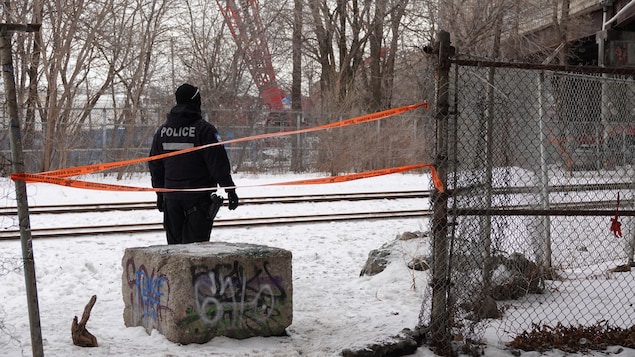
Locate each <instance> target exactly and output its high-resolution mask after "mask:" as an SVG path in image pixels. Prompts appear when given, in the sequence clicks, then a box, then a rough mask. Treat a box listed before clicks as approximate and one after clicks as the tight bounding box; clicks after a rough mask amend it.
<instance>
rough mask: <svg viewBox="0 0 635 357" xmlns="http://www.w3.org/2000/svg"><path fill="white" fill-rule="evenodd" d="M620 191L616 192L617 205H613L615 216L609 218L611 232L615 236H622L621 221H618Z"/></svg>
mask: <svg viewBox="0 0 635 357" xmlns="http://www.w3.org/2000/svg"><path fill="white" fill-rule="evenodd" d="M619 210H620V193H619V192H618V193H617V206H616V207H615V218H611V232H613V235H614V236H615V237H616V238H622V223H621V222H620V221H619V218H620V217H619Z"/></svg>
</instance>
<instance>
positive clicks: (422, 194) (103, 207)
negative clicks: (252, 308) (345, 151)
mask: <svg viewBox="0 0 635 357" xmlns="http://www.w3.org/2000/svg"><path fill="white" fill-rule="evenodd" d="M467 189H474V187H470V188H467ZM624 189H632V184H631V183H630V182H624V183H610V184H587V185H557V186H551V187H550V188H549V192H552V193H555V192H580V191H599V190H624ZM463 190H465V189H460V190H458V193H459V194H460V191H463ZM534 191H535V187H511V188H506V189H494V190H493V192H492V193H493V194H497V195H500V194H523V193H534ZM431 195H432V191H424V190H421V191H391V192H361V193H337V194H314V195H288V196H272V197H246V198H241V199H240V204H241V205H262V204H271V203H303V202H304V203H305V202H316V203H317V202H335V201H362V200H377V199H405V198H429V197H430V196H431ZM152 209H156V203H155V202H154V201H145V202H115V203H99V204H94V203H87V204H73V205H41V206H31V207H29V213H30V214H43V213H50V214H63V213H88V212H108V211H135V210H152ZM16 214H17V208H16V207H15V206H13V207H0V216H14V215H16Z"/></svg>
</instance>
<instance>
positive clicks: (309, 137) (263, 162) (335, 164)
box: [0, 108, 425, 175]
mask: <svg viewBox="0 0 635 357" xmlns="http://www.w3.org/2000/svg"><path fill="white" fill-rule="evenodd" d="M168 111H169V108H168V109H165V108H163V109H158V108H145V109H144V110H143V111H140V113H141V114H139V116H138V117H136V118H134V123H132V124H129V123H117V118H118V117H119V116H120V115H121V113H120V112H121V110H120V109H113V108H105V109H94V110H92V111H91V112H90V114H89V115H85V113H84V112H83V110H81V109H77V110H71V111H69V112H70V113H71V114H69V116H68V118H67V122H65V123H58V124H56V128H55V130H52V131H49V133H48V134H47V135H48V137H49V138H48V139H47V138H45V133H47V128H46V127H45V125H43V124H42V123H38V125H36V126H35V130H33V131H32V132H30V133H25V134H23V147H24V156H25V166H26V170H27V171H28V172H39V171H41V168H42V160H43V158H44V157H50V158H51V159H50V161H51V162H50V163H49V165H50V169H58V168H68V167H75V166H81V165H88V164H96V163H106V162H114V161H121V160H129V159H134V158H141V157H146V156H147V155H148V153H149V152H150V146H151V144H152V136H153V134H154V132H155V130H156V129H157V128H158V126H159V125H161V124H162V123H163V122H164V121H165V116H166V113H167V112H168ZM364 114H365V113H364ZM203 115H204V117H205V119H206V120H207V121H209V122H211V123H212V124H214V125H215V126H216V127H217V128H218V130H219V132H220V135H221V138H222V140H232V139H241V138H247V137H250V136H254V135H259V134H269V133H282V132H289V131H295V130H299V129H306V128H311V127H314V126H318V125H322V124H326V123H331V122H336V121H340V120H344V119H349V118H351V117H354V116H355V114H349V113H340V114H316V113H312V112H292V111H287V112H280V113H272V112H269V111H257V110H254V111H243V110H222V109H219V110H210V111H207V112H204V113H203ZM5 117H6V115H5ZM83 117H86V118H87V119H86V120H83V121H82V122H81V123H80V122H79V121H78V120H76V119H77V118H83ZM419 121H420V114H417V113H412V112H411V113H405V114H402V115H399V116H398V117H395V118H391V119H390V120H383V121H378V122H374V123H366V124H360V125H354V126H351V127H346V128H339V129H335V130H328V131H316V132H307V133H299V134H294V135H281V136H275V137H270V138H266V139H255V140H249V141H240V142H236V143H230V144H226V145H225V147H226V149H227V152H228V155H229V156H230V161H231V163H232V165H233V168H234V171H236V172H258V173H263V172H273V173H283V172H289V171H294V172H316V171H317V172H329V173H340V172H345V171H363V170H368V169H377V168H385V167H391V166H399V165H410V164H413V163H418V161H417V160H419V157H420V155H421V151H422V150H423V149H421V148H420V145H419V142H420V141H421V138H420V137H422V136H423V135H424V134H425V131H424V130H423V128H418V127H417V125H421V124H418V122H419ZM8 122H9V121H8V120H6V121H0V125H1V123H5V124H4V125H2V126H0V174H2V175H8V174H9V173H10V171H11V162H10V157H11V149H10V143H9V127H8ZM47 140H48V141H49V143H50V145H47V144H46V141H47ZM47 149H48V150H51V155H50V156H47V155H44V154H43V151H44V150H47ZM119 170H124V171H125V172H145V171H147V166H146V165H145V164H135V165H130V166H126V167H124V168H123V169H119Z"/></svg>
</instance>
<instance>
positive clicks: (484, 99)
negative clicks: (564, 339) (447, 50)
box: [422, 60, 635, 342]
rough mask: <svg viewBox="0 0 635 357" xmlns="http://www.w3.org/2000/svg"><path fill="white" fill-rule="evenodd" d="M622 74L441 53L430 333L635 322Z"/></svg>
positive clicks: (504, 335) (633, 177)
mask: <svg viewBox="0 0 635 357" xmlns="http://www.w3.org/2000/svg"><path fill="white" fill-rule="evenodd" d="M620 73H621V74H616V73H613V72H611V71H610V70H603V69H599V68H596V70H594V71H588V72H587V71H585V70H584V68H578V69H575V68H574V69H573V71H572V70H571V69H566V68H564V67H555V66H533V68H532V66H529V65H525V66H523V65H522V64H502V63H494V62H490V63H485V62H476V61H467V60H462V61H461V60H453V61H452V65H451V67H449V70H448V71H447V74H448V77H447V87H446V88H447V93H446V95H447V105H448V109H447V116H445V117H444V118H442V120H443V121H444V122H443V124H442V126H441V130H439V128H437V129H438V131H437V133H438V135H437V141H442V142H443V141H445V142H446V143H447V145H446V146H445V150H446V153H441V156H440V157H439V160H440V161H439V163H438V164H441V163H443V164H444V166H445V167H446V169H447V175H446V176H447V192H448V194H447V201H446V202H444V204H445V203H447V204H446V205H445V206H444V207H443V208H444V209H447V221H443V220H436V221H433V223H432V224H433V231H437V232H438V231H440V230H439V227H435V225H440V224H447V226H446V227H445V228H446V232H447V233H445V232H444V231H443V230H441V232H442V234H441V235H437V236H435V242H434V244H435V246H439V245H440V246H442V247H443V246H444V245H447V247H448V249H447V252H449V253H448V255H447V256H444V255H439V254H438V252H437V251H436V250H435V252H434V254H435V256H434V258H433V259H439V257H440V259H441V260H447V269H448V270H447V273H446V272H441V273H440V274H439V272H438V271H437V272H436V273H434V272H433V274H434V276H433V280H432V282H433V284H432V286H433V290H435V291H434V292H433V299H432V305H434V304H435V301H436V303H437V304H439V302H443V301H444V300H443V299H441V300H438V299H437V300H435V293H436V294H437V296H438V294H439V293H440V294H442V295H443V296H444V298H445V299H446V300H445V302H446V305H447V306H446V309H445V310H443V312H442V313H440V314H436V316H435V306H432V308H431V309H430V311H431V317H430V318H431V324H430V326H431V330H432V331H431V333H432V336H434V334H435V333H438V331H434V329H435V328H438V327H440V328H444V327H446V329H447V331H449V335H450V338H453V339H455V340H456V339H457V336H460V337H458V338H459V339H461V338H462V339H463V340H464V341H479V340H480V339H481V338H482V337H483V336H484V335H485V334H486V332H487V331H489V330H490V329H493V330H495V332H496V334H497V336H498V337H499V339H500V341H501V342H504V341H509V340H510V339H513V338H514V337H515V336H518V335H519V334H521V333H522V332H524V331H531V330H532V329H534V328H536V326H543V325H546V326H556V325H558V324H562V325H565V326H594V325H596V324H606V325H608V326H615V327H621V328H629V327H631V326H633V325H634V324H635V307H634V305H633V302H634V301H635V291H634V290H633V289H632V286H633V283H635V279H634V278H633V275H632V273H631V272H630V271H631V267H632V266H633V242H634V241H635V219H634V217H633V207H634V197H635V118H634V116H635V81H634V80H633V79H632V78H633V77H632V73H631V74H629V75H624V74H623V72H620ZM440 90H441V91H443V90H444V88H441V89H440ZM442 94H443V93H442ZM437 104H438V103H437ZM437 211H438V208H437ZM616 214H617V216H616ZM615 222H619V223H620V224H621V226H619V227H618V225H619V224H616V223H615ZM617 228H620V229H619V230H618V229H617ZM444 237H447V242H443V241H442V240H443V239H446V238H444ZM435 266H436V267H437V269H443V268H444V266H443V265H441V266H439V265H435ZM445 274H447V275H445ZM438 307H439V306H437V308H438ZM424 308H426V307H425V304H424ZM423 310H424V309H422V311H423ZM435 319H448V321H447V322H445V323H438V322H435Z"/></svg>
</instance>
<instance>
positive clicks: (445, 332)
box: [430, 31, 451, 354]
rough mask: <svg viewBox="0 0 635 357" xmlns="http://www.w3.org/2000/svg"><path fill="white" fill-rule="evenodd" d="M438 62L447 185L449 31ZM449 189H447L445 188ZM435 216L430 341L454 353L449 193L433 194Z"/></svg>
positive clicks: (440, 163)
mask: <svg viewBox="0 0 635 357" xmlns="http://www.w3.org/2000/svg"><path fill="white" fill-rule="evenodd" d="M436 46H437V47H438V51H439V63H438V66H437V70H436V114H435V121H436V159H435V161H436V162H435V165H436V169H437V172H438V174H439V178H440V179H441V181H442V182H443V184H444V186H447V185H446V184H447V159H448V141H447V140H448V138H447V127H446V121H447V118H448V114H449V88H450V86H449V83H450V80H449V74H450V62H449V56H450V53H451V46H450V34H449V33H448V32H445V31H441V32H439V34H438V38H437V44H436ZM446 192H447V191H446ZM432 209H433V212H434V213H433V218H432V232H433V253H432V254H433V265H432V308H431V316H430V344H431V346H433V347H435V348H436V349H437V353H440V354H448V353H450V352H451V350H450V348H451V346H450V343H451V335H450V322H449V313H448V303H449V299H448V296H449V292H450V285H449V279H450V275H449V274H450V273H449V272H450V269H449V252H448V248H449V242H448V195H447V193H439V192H438V191H437V192H436V194H435V195H434V198H433V202H432Z"/></svg>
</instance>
